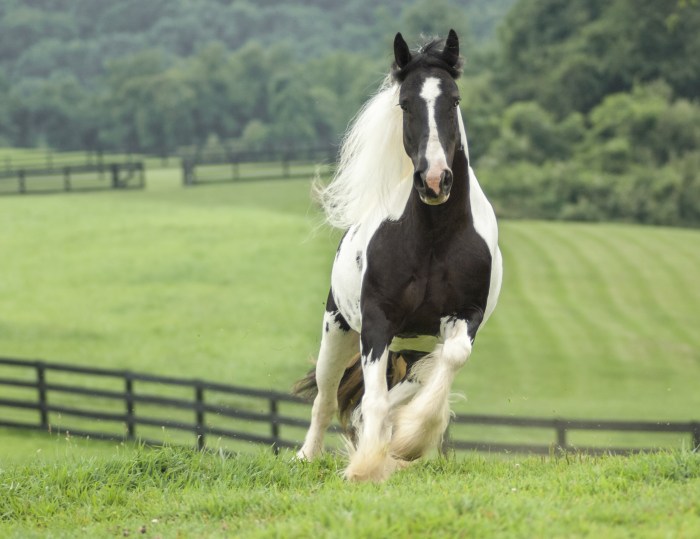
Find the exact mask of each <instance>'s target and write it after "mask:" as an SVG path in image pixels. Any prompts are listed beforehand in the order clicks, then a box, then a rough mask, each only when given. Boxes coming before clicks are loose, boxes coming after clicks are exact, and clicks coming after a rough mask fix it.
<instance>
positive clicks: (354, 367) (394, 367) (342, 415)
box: [292, 352, 407, 434]
mask: <svg viewBox="0 0 700 539" xmlns="http://www.w3.org/2000/svg"><path fill="white" fill-rule="evenodd" d="M406 370H407V362H406V359H404V358H403V357H402V356H401V355H399V354H397V353H395V352H390V355H389V363H388V365H387V385H388V386H389V389H391V388H392V387H394V386H395V385H396V384H398V383H399V382H400V381H401V380H403V379H404V378H405V377H406ZM317 393H318V386H317V385H316V368H313V369H311V370H310V371H309V372H308V373H307V374H306V376H304V378H302V379H301V380H299V381H298V382H297V383H296V384H294V387H293V388H292V394H294V395H296V396H298V397H301V398H303V399H304V400H307V401H309V402H312V401H313V400H314V398H315V397H316V394H317ZM364 393H365V384H364V380H363V378H362V365H361V362H360V354H359V353H358V354H355V356H354V357H353V358H352V359H351V360H350V362H349V363H348V366H347V367H346V369H345V372H344V373H343V377H342V378H341V379H340V385H339V386H338V419H339V420H340V425H341V427H342V428H343V430H344V431H345V432H346V433H347V434H351V433H352V427H351V425H350V418H351V417H352V413H353V412H354V411H355V409H356V408H357V407H358V406H359V405H360V402H362V396H363V395H364Z"/></svg>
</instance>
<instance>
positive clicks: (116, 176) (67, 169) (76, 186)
mask: <svg viewBox="0 0 700 539" xmlns="http://www.w3.org/2000/svg"><path fill="white" fill-rule="evenodd" d="M13 181H14V188H13V187H12V186H11V184H12V182H13ZM144 186H145V166H144V164H143V162H142V161H134V162H132V161H124V162H106V163H103V162H96V163H78V164H75V163H74V164H60V165H58V164H45V165H42V164H41V163H37V164H34V165H27V166H18V167H13V168H7V169H0V194H15V193H20V194H26V193H47V192H57V191H93V190H102V189H131V188H143V187H144Z"/></svg>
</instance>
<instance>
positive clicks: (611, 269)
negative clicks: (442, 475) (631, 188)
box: [0, 169, 700, 458]
mask: <svg viewBox="0 0 700 539" xmlns="http://www.w3.org/2000/svg"><path fill="white" fill-rule="evenodd" d="M309 192H310V179H303V180H284V181H266V182H249V183H239V184H220V185H206V186H198V187H194V188H183V187H182V186H181V176H180V172H179V170H178V169H149V170H148V171H147V188H146V189H145V190H143V191H130V192H99V193H84V194H70V195H67V194H53V195H31V196H5V197H0V259H1V260H2V265H1V266H0V267H1V268H2V270H1V271H0V298H1V299H0V301H1V308H0V356H5V357H19V358H32V359H34V358H39V359H44V360H48V361H61V362H69V363H77V364H80V365H89V366H101V367H115V368H128V369H133V370H138V371H145V372H149V373H155V374H165V375H173V376H182V377H197V378H203V379H208V380H215V381H221V382H227V383H232V384H239V385H249V386H255V387H261V388H270V389H276V390H282V391H285V390H287V389H288V388H290V386H291V385H292V383H293V382H294V380H296V379H297V378H298V377H300V376H301V375H302V374H303V373H304V372H305V371H306V370H307V369H308V368H309V367H310V366H311V364H312V359H313V357H314V356H315V354H316V351H317V347H318V344H319V338H320V329H321V328H320V321H321V315H322V312H323V304H324V301H325V298H326V295H327V291H328V281H329V271H330V267H331V263H332V260H333V254H334V252H335V248H336V244H337V241H338V239H339V233H338V232H337V231H331V230H329V229H327V228H324V227H322V226H320V217H319V215H318V213H317V210H316V208H315V207H314V205H313V204H312V203H311V202H310V196H309ZM501 247H502V250H503V253H504V259H505V281H504V285H503V291H502V295H501V300H500V302H499V306H498V308H497V310H496V312H495V314H494V316H493V318H492V319H491V320H490V321H489V323H488V324H487V325H486V326H485V327H484V328H483V330H482V331H481V332H480V334H479V336H478V338H477V342H476V346H475V349H474V353H473V355H472V358H471V359H470V362H469V364H468V365H467V366H466V367H465V368H464V369H463V371H462V372H461V373H460V375H459V377H458V379H457V382H456V384H455V387H454V389H455V391H456V392H459V393H462V394H464V395H466V399H457V400H456V401H455V404H454V408H455V410H457V411H459V412H466V413H494V414H507V415H515V416H523V415H525V416H530V415H537V416H544V417H552V416H560V417H567V418H612V419H651V420H697V419H700V417H699V416H700V414H699V413H698V410H700V392H699V391H697V381H698V380H699V379H700V332H698V331H697V327H698V324H699V322H700V274H699V273H698V272H697V268H698V267H699V266H700V233H699V232H697V231H692V230H682V229H668V228H651V227H638V226H628V225H600V224H571V223H555V222H527V221H510V222H508V221H505V222H501ZM3 375H6V376H15V375H16V372H14V371H12V370H11V369H5V370H2V369H0V376H3ZM3 391H8V392H9V390H8V389H7V388H3ZM16 394H17V395H20V394H21V390H17V392H16ZM234 404H235V403H234ZM3 413H7V411H6V410H3ZM301 413H303V414H306V411H305V410H302V411H301ZM17 414H20V412H17ZM20 415H21V414H20ZM34 415H35V414H34V413H33V412H32V413H27V414H24V416H23V417H31V420H32V421H33V420H34ZM52 423H54V424H56V426H57V427H58V428H59V430H60V428H61V426H62V425H63V426H65V425H66V424H67V423H68V422H67V420H66V419H65V418H52ZM71 424H72V423H71ZM74 428H77V427H75V426H74ZM461 429H462V432H461V433H460V437H461V438H464V437H469V436H472V437H479V436H481V438H484V437H487V438H491V439H493V440H494V441H498V440H503V441H508V440H509V439H510V438H509V437H511V436H513V435H514V434H513V431H512V430H510V431H505V430H503V429H493V430H488V431H485V430H484V429H483V428H482V429H478V430H477V429H474V428H466V427H463V428H461ZM484 434H487V436H482V435H484ZM516 434H518V436H519V438H518V439H519V440H523V438H522V435H521V434H519V433H516ZM289 435H290V436H292V437H294V439H298V438H301V436H302V435H303V433H302V432H296V431H294V432H292V433H289ZM2 436H3V439H4V440H6V441H7V443H5V444H3V445H4V446H5V447H4V448H3V449H2V451H0V454H2V453H5V454H6V455H8V458H9V454H10V453H11V451H10V450H9V449H7V448H8V447H10V446H15V445H21V442H20V441H19V439H20V438H22V437H23V436H24V434H19V435H17V434H13V433H11V432H9V431H4V432H3V433H2ZM54 436H59V435H57V434H55V433H54ZM172 436H173V437H172V438H171V441H173V442H178V441H180V440H181V439H180V438H178V437H177V436H176V435H175V434H173V435H172ZM526 436H527V437H529V438H527V439H528V440H529V441H542V442H545V443H548V442H551V441H553V437H552V433H551V432H546V431H543V432H530V433H527V434H526ZM685 438H686V437H682V439H681V438H679V437H678V436H675V435H674V436H664V437H660V438H659V443H668V444H669V445H674V446H678V445H682V444H686V445H687V441H683V440H685ZM188 439H189V438H188ZM645 440H646V439H645V438H640V437H638V436H637V437H634V436H633V437H632V438H629V437H627V438H623V439H619V440H618V438H615V437H613V436H612V435H610V434H599V435H595V436H594V435H589V434H577V435H576V436H575V437H574V438H572V441H573V443H576V444H587V443H637V444H639V443H644V441H645ZM36 443H37V444H38V445H39V446H40V445H41V444H40V443H39V442H36ZM46 443H47V444H48V445H49V446H51V444H52V443H54V442H53V441H51V440H49V441H47V442H46ZM15 454H16V455H19V456H17V457H16V458H20V457H21V455H23V454H25V451H18V452H15Z"/></svg>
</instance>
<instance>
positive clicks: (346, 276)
mask: <svg viewBox="0 0 700 539" xmlns="http://www.w3.org/2000/svg"><path fill="white" fill-rule="evenodd" d="M461 67H462V59H461V57H460V54H459V40H458V37H457V34H456V33H455V31H454V30H450V32H449V34H448V36H447V38H446V39H444V40H441V39H433V40H431V41H429V42H427V43H425V44H424V45H423V46H422V47H420V48H419V49H417V50H413V51H412V50H411V49H410V48H409V47H408V45H407V44H406V41H405V40H404V38H403V36H402V35H401V33H398V34H396V36H395V39H394V62H393V64H392V67H391V70H390V73H389V74H388V75H387V77H386V78H385V79H384V82H383V83H382V84H381V86H380V88H379V90H378V91H377V92H376V93H375V95H374V96H373V97H371V98H370V99H369V100H368V101H367V102H366V103H365V105H364V106H363V107H362V109H361V110H360V112H359V113H358V115H357V117H356V118H355V120H354V121H353V122H352V123H351V125H350V127H349V129H348V132H347V133H346V135H345V137H344V140H343V143H342V145H341V150H340V158H339V162H338V168H337V169H336V173H335V175H334V177H333V179H332V180H331V182H330V183H329V184H328V185H326V186H321V187H320V190H319V197H320V201H321V204H322V206H323V209H324V210H325V218H326V221H327V222H328V223H329V224H330V225H331V226H334V227H337V228H341V229H344V230H345V234H344V236H343V237H342V239H341V241H340V244H339V246H338V250H337V252H336V254H335V261H334V263H333V268H332V271H331V287H330V292H329V294H328V299H327V301H326V308H325V313H324V316H323V325H322V338H321V346H320V350H319V355H318V359H317V362H316V367H315V370H313V371H311V373H309V375H307V377H306V378H305V379H302V380H301V381H300V382H299V383H298V384H297V386H296V390H297V391H296V392H297V394H306V395H307V396H308V395H310V396H314V395H315V398H313V407H312V412H311V424H310V427H309V430H308V432H307V434H306V437H305V439H304V443H303V445H302V447H301V449H299V451H298V453H297V455H296V457H297V458H298V459H302V460H311V459H313V458H315V457H316V456H317V455H318V454H319V453H320V452H321V451H322V449H323V438H324V433H325V431H326V429H327V428H328V426H329V424H330V422H331V420H332V418H333V416H334V415H335V413H336V412H340V415H341V418H343V417H344V418H346V419H347V418H348V417H349V416H352V428H351V429H350V431H351V432H352V433H353V434H352V437H351V439H350V440H349V446H350V447H349V453H350V454H349V463H348V464H347V467H346V468H345V470H344V476H345V478H346V479H348V480H351V481H382V480H384V479H386V478H388V477H389V476H390V475H391V474H392V473H393V472H394V471H395V470H398V469H401V468H403V467H405V466H407V465H408V464H409V463H411V462H413V461H415V460H416V459H419V458H421V457H424V456H426V455H427V454H428V453H429V452H430V451H431V450H433V449H434V448H436V447H438V446H439V444H440V443H441V441H442V438H443V435H444V432H445V430H446V428H447V425H448V423H449V418H450V413H451V412H450V406H449V397H450V388H451V386H452V383H453V380H454V377H455V374H456V373H457V371H458V370H459V369H460V367H462V366H463V365H464V364H465V362H466V361H467V359H468V358H469V356H470V354H471V351H472V345H473V343H474V339H475V337H476V334H477V331H478V330H479V329H480V328H481V327H482V326H483V325H484V323H485V322H486V320H487V319H488V318H489V316H490V315H491V313H492V312H493V310H494V308H495V306H496V302H497V299H498V295H499V292H500V288H501V281H502V271H503V269H502V268H503V265H502V258H501V252H500V250H499V247H498V227H497V223H496V217H495V214H494V211H493V208H492V206H491V204H490V203H489V201H488V200H487V198H486V196H485V195H484V193H483V191H482V189H481V187H480V186H479V182H478V181H477V178H476V175H475V174H474V171H473V170H472V167H471V165H470V161H469V150H468V145H467V137H466V131H465V127H464V121H463V119H462V114H461V111H460V108H459V103H460V94H459V89H458V86H457V83H456V81H457V79H458V78H459V77H460V76H461ZM360 397H361V398H360ZM339 401H340V405H339Z"/></svg>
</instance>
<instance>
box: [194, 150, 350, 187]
mask: <svg viewBox="0 0 700 539" xmlns="http://www.w3.org/2000/svg"><path fill="white" fill-rule="evenodd" d="M336 153H337V149H336V148H332V147H328V148H307V149H289V150H271V151H244V152H224V151H221V152H213V153H212V152H205V153H202V154H198V155H197V154H193V155H190V156H184V157H183V158H182V183H183V185H186V186H193V185H198V184H204V183H220V182H238V181H252V180H269V179H291V178H312V177H314V176H315V175H316V174H317V173H318V174H320V175H328V174H330V173H331V172H332V170H333V167H334V164H335V160H336Z"/></svg>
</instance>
